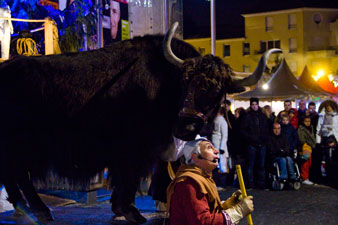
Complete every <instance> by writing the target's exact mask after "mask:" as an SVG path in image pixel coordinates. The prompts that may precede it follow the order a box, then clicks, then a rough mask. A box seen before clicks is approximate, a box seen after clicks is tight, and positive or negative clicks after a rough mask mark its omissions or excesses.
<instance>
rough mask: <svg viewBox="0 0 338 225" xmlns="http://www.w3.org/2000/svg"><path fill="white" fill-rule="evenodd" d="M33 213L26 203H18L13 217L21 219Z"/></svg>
mask: <svg viewBox="0 0 338 225" xmlns="http://www.w3.org/2000/svg"><path fill="white" fill-rule="evenodd" d="M30 212H31V210H30V208H28V207H27V206H26V204H24V203H18V204H17V205H16V207H15V209H14V213H13V215H12V216H13V217H16V218H19V217H23V216H26V215H28V214H29V213H30Z"/></svg>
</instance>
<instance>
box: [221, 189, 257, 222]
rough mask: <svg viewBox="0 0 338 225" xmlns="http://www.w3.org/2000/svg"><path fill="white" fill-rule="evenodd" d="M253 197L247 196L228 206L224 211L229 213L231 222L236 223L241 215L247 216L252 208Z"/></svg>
mask: <svg viewBox="0 0 338 225" xmlns="http://www.w3.org/2000/svg"><path fill="white" fill-rule="evenodd" d="M252 199H253V197H252V196H247V197H245V198H244V199H242V200H241V201H240V202H239V203H238V204H236V205H235V206H233V207H231V208H228V209H227V210H225V212H226V213H227V214H228V215H229V217H230V219H231V222H232V223H236V224H237V223H238V222H239V220H241V219H242V218H243V217H245V216H247V215H248V214H249V213H251V212H252V211H253V210H254V206H253V201H252Z"/></svg>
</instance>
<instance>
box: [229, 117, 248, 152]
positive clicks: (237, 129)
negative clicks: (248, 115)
mask: <svg viewBox="0 0 338 225" xmlns="http://www.w3.org/2000/svg"><path fill="white" fill-rule="evenodd" d="M244 117H245V114H243V115H240V116H239V117H238V118H237V119H236V120H235V121H234V127H233V135H232V141H231V149H230V154H232V155H233V156H242V157H244V156H245V143H244V141H243V135H242V132H241V124H242V121H243V118H244ZM231 151H232V152H231Z"/></svg>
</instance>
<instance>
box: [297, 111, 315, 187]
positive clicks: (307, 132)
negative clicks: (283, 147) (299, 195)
mask: <svg viewBox="0 0 338 225" xmlns="http://www.w3.org/2000/svg"><path fill="white" fill-rule="evenodd" d="M298 137H299V142H300V146H301V147H300V148H301V150H300V151H299V156H300V157H299V158H300V160H301V167H300V176H301V178H302V180H303V182H302V183H303V184H307V185H312V184H313V182H312V181H310V180H309V171H310V166H311V160H312V157H311V155H312V149H314V148H315V147H316V138H315V134H314V130H313V126H312V125H311V118H310V116H305V117H304V120H303V123H302V124H300V125H299V128H298Z"/></svg>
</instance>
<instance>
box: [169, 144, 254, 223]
mask: <svg viewBox="0 0 338 225" xmlns="http://www.w3.org/2000/svg"><path fill="white" fill-rule="evenodd" d="M183 154H184V158H185V163H184V164H182V165H181V166H180V167H179V169H178V171H177V173H176V177H175V179H174V180H173V181H172V182H171V184H170V185H169V187H168V189H167V210H168V211H169V212H170V224H171V225H198V224H214V225H217V224H219V225H220V224H226V225H230V224H231V225H233V224H235V223H238V222H239V220H240V219H242V218H243V217H245V216H246V215H248V214H249V213H251V212H252V211H253V201H252V196H248V197H245V198H243V197H242V195H241V192H240V191H236V192H235V193H234V194H233V195H232V196H231V197H230V198H229V199H228V200H226V201H225V202H221V200H220V198H219V195H218V192H217V188H216V185H215V182H214V181H213V179H212V177H211V175H212V170H214V169H215V168H216V167H217V165H218V159H219V158H218V150H217V149H215V148H214V146H213V145H212V143H211V142H210V141H208V140H207V139H205V138H198V139H196V140H194V141H190V142H187V143H186V145H185V146H184V148H183Z"/></svg>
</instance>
